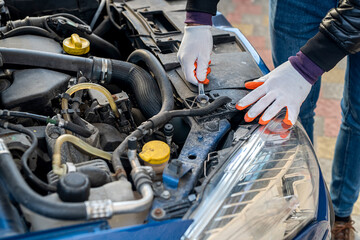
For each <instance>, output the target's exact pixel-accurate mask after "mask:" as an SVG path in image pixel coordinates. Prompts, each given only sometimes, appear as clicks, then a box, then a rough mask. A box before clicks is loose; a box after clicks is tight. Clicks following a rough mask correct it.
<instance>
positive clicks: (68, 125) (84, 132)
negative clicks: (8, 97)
mask: <svg viewBox="0 0 360 240" xmlns="http://www.w3.org/2000/svg"><path fill="white" fill-rule="evenodd" d="M4 116H5V117H6V116H11V117H23V118H32V119H35V120H38V121H42V122H46V123H52V124H54V125H55V126H59V125H60V124H59V120H56V119H51V118H50V117H46V116H42V115H37V114H33V113H28V112H17V111H9V110H0V117H4ZM60 127H63V128H64V129H66V130H70V131H71V132H74V133H76V134H79V135H80V136H82V137H85V138H88V137H90V136H91V135H92V132H91V131H90V130H88V129H87V128H84V127H83V126H79V125H76V124H75V123H72V122H68V121H64V124H63V125H62V126H60Z"/></svg>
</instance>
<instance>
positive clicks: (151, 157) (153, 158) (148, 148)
mask: <svg viewBox="0 0 360 240" xmlns="http://www.w3.org/2000/svg"><path fill="white" fill-rule="evenodd" d="M139 156H140V157H141V159H142V160H144V161H145V162H148V163H150V164H162V163H165V162H167V161H169V158H170V147H169V146H168V145H167V144H166V143H164V142H162V141H157V140H154V141H150V142H147V143H146V144H145V145H144V146H143V148H142V152H141V153H139Z"/></svg>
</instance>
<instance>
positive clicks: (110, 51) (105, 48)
mask: <svg viewBox="0 0 360 240" xmlns="http://www.w3.org/2000/svg"><path fill="white" fill-rule="evenodd" d="M78 34H79V36H80V37H83V38H86V39H87V40H89V42H90V47H91V51H95V52H97V53H98V54H97V56H98V57H101V56H104V57H107V58H111V59H118V60H120V59H122V56H121V54H120V52H119V50H118V49H117V48H116V47H115V46H114V45H113V44H111V43H110V42H108V41H106V40H104V39H103V38H101V37H99V36H97V35H96V34H94V33H93V34H86V33H82V32H78Z"/></svg>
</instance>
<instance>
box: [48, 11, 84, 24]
mask: <svg viewBox="0 0 360 240" xmlns="http://www.w3.org/2000/svg"><path fill="white" fill-rule="evenodd" d="M44 17H46V18H47V17H67V18H69V19H70V20H73V21H74V22H77V23H80V24H82V25H86V26H89V24H87V23H86V22H84V21H83V20H81V19H80V18H78V17H76V16H74V15H72V14H70V13H56V14H53V15H49V16H44Z"/></svg>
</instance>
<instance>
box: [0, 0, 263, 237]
mask: <svg viewBox="0 0 360 240" xmlns="http://www.w3.org/2000/svg"><path fill="white" fill-rule="evenodd" d="M0 2H2V1H0ZM30 2H34V3H33V4H31V3H29V2H24V1H16V0H11V1H5V2H3V3H4V4H2V5H0V7H1V11H0V16H1V20H0V23H1V25H0V32H1V37H0V66H1V68H0V99H1V100H0V139H2V141H1V142H0V151H4V152H7V153H10V154H11V155H10V154H8V155H9V156H7V159H5V160H4V161H1V162H0V165H1V168H0V171H1V173H0V174H2V175H3V176H4V179H6V182H1V184H0V191H1V195H2V196H3V197H4V198H6V199H5V200H4V201H3V204H2V206H1V209H0V211H1V213H2V214H5V215H6V216H7V217H6V218H7V219H9V222H8V225H9V228H8V229H3V230H2V231H3V233H2V234H5V235H7V236H12V235H16V234H21V233H26V232H30V231H39V230H47V229H52V228H57V227H63V226H69V225H73V224H77V223H84V222H87V221H91V220H93V219H99V218H108V222H109V225H110V226H111V227H113V228H117V227H124V226H133V225H139V224H144V223H149V222H154V221H163V220H168V219H176V218H183V217H184V216H186V214H188V213H189V212H191V211H192V209H193V208H195V207H196V204H197V203H198V201H199V195H200V193H201V191H202V190H203V189H204V187H205V185H206V184H207V183H208V182H209V181H211V175H212V174H214V173H215V172H216V171H217V169H219V168H220V167H221V164H222V163H223V162H224V160H225V159H226V157H227V156H228V155H229V154H230V152H231V151H230V150H229V149H231V147H233V146H234V145H235V144H237V143H239V142H241V141H244V140H245V139H246V138H247V137H248V136H249V135H250V134H251V132H252V131H253V129H254V127H256V126H257V124H249V123H246V122H244V120H243V116H244V113H243V112H242V111H238V110H236V109H235V103H236V102H237V101H238V100H239V99H241V98H242V97H243V96H245V95H246V94H247V93H248V90H245V87H244V84H245V82H247V81H251V80H253V79H256V78H258V77H260V76H262V75H263V74H264V73H265V72H264V71H265V70H262V69H260V67H259V64H258V63H257V62H256V61H255V60H254V57H253V55H252V53H251V52H250V51H249V49H248V48H247V47H246V45H244V43H243V42H242V39H239V37H238V36H237V35H236V34H234V33H233V32H229V31H225V30H224V29H221V28H217V27H216V25H215V26H214V27H213V28H212V34H213V41H214V48H213V53H212V62H211V65H210V68H211V74H210V75H209V76H208V77H209V80H210V83H209V84H208V85H206V86H205V91H206V95H207V96H208V97H209V99H210V101H209V103H208V104H206V105H203V104H200V103H199V102H197V100H196V97H197V94H198V92H197V87H196V86H194V85H191V84H189V83H188V82H187V81H186V80H185V78H184V75H183V73H182V70H181V67H180V64H179V62H178V60H177V57H176V54H177V50H178V48H179V46H180V43H181V39H182V30H183V28H184V20H185V10H184V9H185V4H186V1H163V0H146V1H140V0H139V1H138V0H133V1H126V2H123V1H109V0H103V1H100V2H98V1H95V0H93V1H90V0H89V1H88V2H87V3H88V4H85V5H84V6H82V5H81V4H77V5H76V6H73V5H72V2H76V1H61V2H62V3H61V4H62V5H61V6H56V4H55V5H51V6H48V5H47V4H46V2H54V3H60V2H57V1H30ZM35 2H36V3H35ZM26 6H32V7H31V8H35V7H36V11H35V10H31V8H27V7H26ZM214 18H218V21H217V22H221V21H226V19H225V18H224V17H223V16H222V15H218V16H215V17H214ZM4 155H5V154H4ZM2 162H4V163H2ZM20 186H21V187H20ZM7 196H9V197H7ZM5 210H6V211H5Z"/></svg>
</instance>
